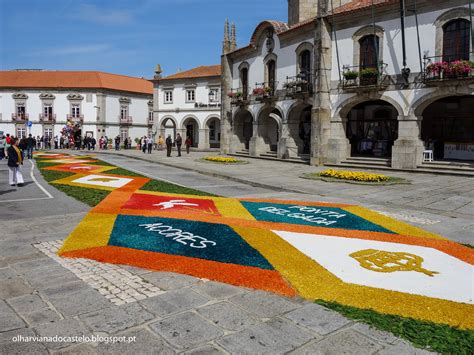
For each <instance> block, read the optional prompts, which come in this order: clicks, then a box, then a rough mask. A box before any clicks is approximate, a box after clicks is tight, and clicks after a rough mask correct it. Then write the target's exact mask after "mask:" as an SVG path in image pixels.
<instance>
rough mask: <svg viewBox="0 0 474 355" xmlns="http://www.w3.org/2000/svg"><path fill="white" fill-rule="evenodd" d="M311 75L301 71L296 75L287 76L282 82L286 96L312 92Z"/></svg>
mask: <svg viewBox="0 0 474 355" xmlns="http://www.w3.org/2000/svg"><path fill="white" fill-rule="evenodd" d="M312 79H313V78H312V75H311V74H307V73H301V74H298V75H296V76H287V77H286V82H285V83H284V84H283V89H284V90H285V93H286V96H291V97H295V96H304V95H310V94H312V93H313V80H312Z"/></svg>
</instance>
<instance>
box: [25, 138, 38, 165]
mask: <svg viewBox="0 0 474 355" xmlns="http://www.w3.org/2000/svg"><path fill="white" fill-rule="evenodd" d="M35 147H36V139H34V138H33V137H32V136H31V134H29V135H28V138H27V139H26V155H27V157H28V159H32V158H33V149H34V148H35Z"/></svg>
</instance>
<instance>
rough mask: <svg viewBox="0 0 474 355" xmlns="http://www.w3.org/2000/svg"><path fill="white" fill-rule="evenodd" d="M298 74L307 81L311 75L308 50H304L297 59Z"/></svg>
mask: <svg viewBox="0 0 474 355" xmlns="http://www.w3.org/2000/svg"><path fill="white" fill-rule="evenodd" d="M299 64H300V72H299V74H300V75H301V76H304V79H307V77H308V76H309V74H310V73H311V52H310V51H309V50H307V49H306V50H304V51H303V52H301V54H300V57H299Z"/></svg>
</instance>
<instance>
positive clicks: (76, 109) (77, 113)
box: [71, 104, 81, 118]
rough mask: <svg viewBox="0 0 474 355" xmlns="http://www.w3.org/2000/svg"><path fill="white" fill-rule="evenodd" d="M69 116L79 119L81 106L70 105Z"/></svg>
mask: <svg viewBox="0 0 474 355" xmlns="http://www.w3.org/2000/svg"><path fill="white" fill-rule="evenodd" d="M71 116H72V117H75V118H79V117H81V105H80V104H72V105H71Z"/></svg>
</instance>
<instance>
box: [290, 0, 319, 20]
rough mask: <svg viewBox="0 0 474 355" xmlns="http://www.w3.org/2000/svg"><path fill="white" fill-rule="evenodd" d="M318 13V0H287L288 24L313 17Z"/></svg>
mask: <svg viewBox="0 0 474 355" xmlns="http://www.w3.org/2000/svg"><path fill="white" fill-rule="evenodd" d="M317 13H318V0H288V25H290V26H292V25H294V24H296V23H298V22H301V21H304V20H308V19H310V18H312V17H315V16H316V15H317Z"/></svg>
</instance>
